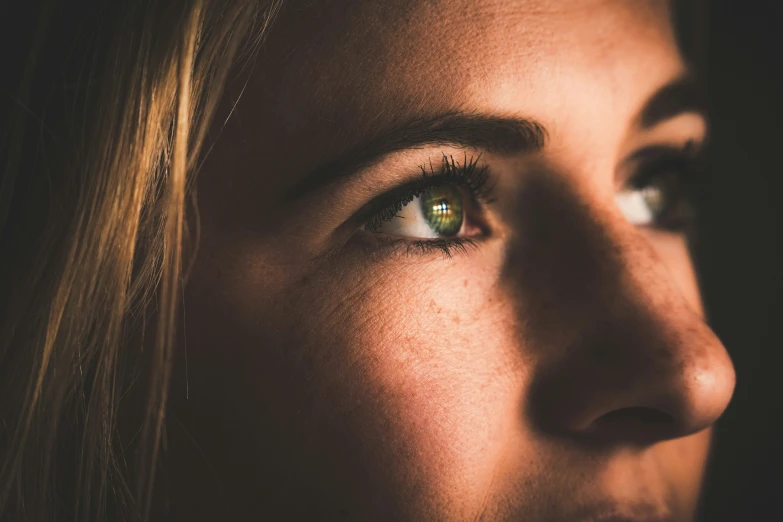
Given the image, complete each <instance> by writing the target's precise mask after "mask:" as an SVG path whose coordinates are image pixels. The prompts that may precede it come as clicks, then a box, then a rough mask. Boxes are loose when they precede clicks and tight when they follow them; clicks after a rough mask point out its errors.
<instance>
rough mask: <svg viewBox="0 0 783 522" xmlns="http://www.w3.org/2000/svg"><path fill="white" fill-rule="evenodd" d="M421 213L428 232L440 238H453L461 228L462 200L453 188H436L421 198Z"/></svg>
mask: <svg viewBox="0 0 783 522" xmlns="http://www.w3.org/2000/svg"><path fill="white" fill-rule="evenodd" d="M421 211H422V213H423V214H424V218H425V219H426V220H427V226H429V227H430V230H432V231H433V232H434V233H436V234H438V235H440V236H454V235H456V234H458V233H459V231H460V229H461V228H462V220H463V217H464V216H463V210H462V198H461V194H460V192H459V191H458V190H457V189H455V188H453V187H441V188H436V189H433V190H432V191H430V192H429V193H428V194H425V195H424V196H422V197H421Z"/></svg>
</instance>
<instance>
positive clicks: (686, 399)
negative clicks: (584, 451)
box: [530, 310, 736, 443]
mask: <svg viewBox="0 0 783 522" xmlns="http://www.w3.org/2000/svg"><path fill="white" fill-rule="evenodd" d="M680 311H681V312H683V313H684V314H686V315H690V314H692V312H690V311H683V310H680ZM640 320H641V318H637V320H631V321H628V322H626V323H625V326H624V327H622V328H619V327H613V328H612V327H610V328H605V329H602V331H603V332H604V333H606V332H609V335H598V336H595V337H594V338H592V339H590V338H583V339H582V340H581V341H580V342H579V346H578V347H574V349H573V350H566V351H565V352H564V353H565V354H566V357H565V358H564V359H563V360H559V361H557V362H553V363H552V364H551V365H550V366H549V368H547V369H545V370H542V371H541V372H540V373H539V379H538V380H537V381H534V384H533V389H532V391H531V395H530V397H531V400H532V401H535V403H536V404H534V405H533V406H534V410H536V411H537V412H538V419H539V420H541V421H542V422H543V424H542V425H545V426H546V427H548V429H553V430H557V431H560V432H568V433H570V434H571V435H580V436H586V437H591V438H596V439H600V440H604V441H615V442H620V441H624V442H637V443H644V442H653V441H656V440H665V439H671V438H677V437H683V436H686V435H689V434H691V433H695V432H698V431H702V430H704V429H706V428H708V427H710V426H711V425H712V424H713V423H715V421H717V420H718V418H719V417H720V416H721V415H722V414H723V412H724V411H725V409H726V408H727V406H728V404H729V402H730V400H731V397H732V394H733V392H734V386H735V379H736V376H735V372H734V366H733V364H732V362H731V359H730V358H729V356H728V354H727V352H726V350H725V348H724V347H723V345H722V344H721V343H720V341H719V340H718V339H717V337H716V336H715V335H714V334H713V333H712V331H711V330H710V329H709V328H708V327H707V326H706V325H705V324H704V323H703V322H702V321H701V319H700V318H694V317H687V316H686V317H680V318H678V319H676V320H674V321H671V320H670V321H669V324H665V325H664V324H660V323H659V322H657V321H653V322H652V323H649V322H648V323H647V324H646V325H645V324H642V323H640V322H639V321H640ZM647 320H648V321H649V318H647ZM692 321H693V322H692ZM656 323H657V324H656ZM671 323H674V326H672V325H671Z"/></svg>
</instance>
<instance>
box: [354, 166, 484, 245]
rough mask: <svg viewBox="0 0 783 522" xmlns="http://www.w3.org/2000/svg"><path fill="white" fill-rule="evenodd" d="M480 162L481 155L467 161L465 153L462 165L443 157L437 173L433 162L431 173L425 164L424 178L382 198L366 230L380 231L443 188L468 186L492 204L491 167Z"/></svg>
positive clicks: (471, 190)
mask: <svg viewBox="0 0 783 522" xmlns="http://www.w3.org/2000/svg"><path fill="white" fill-rule="evenodd" d="M480 159H481V154H479V155H478V156H476V157H475V158H474V157H473V156H471V157H470V158H468V156H467V153H465V156H464V160H463V162H462V163H459V162H458V161H457V160H455V159H454V156H446V154H443V158H442V160H441V167H440V169H439V171H438V172H437V173H436V171H435V168H434V167H433V165H432V162H430V163H429V173H428V172H427V168H426V167H425V166H424V165H420V166H419V169H420V170H421V174H422V175H421V178H419V179H418V180H417V181H415V182H413V183H410V184H408V185H404V186H402V187H399V188H398V189H396V190H394V191H392V192H391V193H389V194H387V195H386V196H382V199H381V200H380V201H379V202H378V203H377V204H376V205H373V207H374V208H373V209H372V210H371V215H370V217H369V219H367V221H366V222H365V224H364V226H365V228H366V229H367V230H370V231H375V230H378V229H379V228H381V226H382V225H383V224H384V223H386V222H388V221H391V220H392V219H394V218H395V217H396V216H397V214H399V212H400V211H401V210H402V208H403V207H404V206H405V205H407V204H408V203H410V202H411V201H413V200H414V199H415V198H417V197H419V196H421V195H423V194H425V193H426V192H427V191H428V190H431V189H433V188H435V187H441V186H444V185H459V186H463V187H466V188H467V189H468V192H469V193H470V195H471V197H472V198H473V199H474V200H476V201H482V202H484V203H491V202H492V201H494V199H493V198H492V189H493V185H491V184H490V183H489V166H487V165H483V166H479V164H478V162H479V160H480Z"/></svg>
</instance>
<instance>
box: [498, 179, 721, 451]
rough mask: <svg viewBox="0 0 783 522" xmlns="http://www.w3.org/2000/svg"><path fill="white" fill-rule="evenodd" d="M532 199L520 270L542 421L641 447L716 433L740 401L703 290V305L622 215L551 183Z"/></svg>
mask: <svg viewBox="0 0 783 522" xmlns="http://www.w3.org/2000/svg"><path fill="white" fill-rule="evenodd" d="M524 199H525V201H523V202H522V204H521V205H520V208H523V209H524V210H523V213H522V214H523V215H522V216H521V219H520V222H522V223H523V224H522V229H523V232H522V235H521V236H520V239H519V248H516V249H512V250H513V251H514V252H515V254H510V257H509V263H508V266H509V277H510V278H512V279H514V286H515V288H516V289H517V291H518V292H519V295H518V299H517V301H518V302H519V303H521V304H520V307H521V308H523V310H520V314H521V316H522V317H524V321H522V323H523V326H522V327H521V329H522V330H524V333H523V335H524V338H525V339H524V341H523V343H522V344H523V346H524V347H525V348H524V349H525V350H532V351H534V352H535V353H534V360H535V361H536V363H535V368H534V371H533V372H532V375H531V377H532V378H531V384H530V391H529V393H528V395H527V400H528V405H527V406H528V407H527V408H526V411H528V412H529V415H530V421H531V422H533V423H535V424H536V425H537V426H538V427H539V428H540V429H543V430H548V431H555V432H558V433H560V434H569V435H572V436H585V437H591V438H597V439H600V440H603V441H615V442H619V441H624V442H629V443H630V442H635V443H649V442H652V441H656V440H663V439H669V438H676V437H681V436H685V435H688V434H691V433H694V432H698V431H701V430H703V429H705V428H707V427H709V426H710V425H712V424H713V423H714V422H715V421H716V420H717V419H718V418H719V417H720V415H721V414H722V413H723V411H724V410H725V409H726V407H727V406H728V403H729V401H730V399H731V396H732V393H733V391H734V385H735V373H734V367H733V365H732V362H731V359H730V358H729V355H728V353H727V352H726V350H725V348H724V346H723V345H722V344H721V342H720V341H719V340H718V338H717V337H716V336H715V334H714V333H713V332H712V331H711V330H710V328H709V327H708V326H707V324H706V323H705V321H704V319H703V317H702V315H701V313H700V312H699V310H700V307H699V303H698V293H697V292H694V295H695V296H696V297H695V299H696V302H695V303H694V302H693V301H694V298H690V299H689V298H687V297H686V295H687V292H683V289H682V285H681V284H677V283H676V282H675V280H674V278H673V276H672V272H671V269H672V268H673V267H672V266H671V263H672V262H674V261H672V260H667V259H665V258H662V257H660V256H659V255H658V254H657V253H656V250H655V249H654V248H653V247H652V246H651V243H650V241H649V240H648V239H646V238H645V235H644V234H642V233H641V232H640V230H638V229H636V228H634V227H633V226H631V225H629V224H628V223H626V222H625V221H624V219H623V218H622V216H621V215H619V213H618V212H616V211H615V210H614V209H613V208H610V207H608V206H600V205H592V204H590V203H589V202H586V201H585V199H583V198H582V199H580V197H578V196H576V195H573V194H568V193H567V190H566V189H563V188H562V187H553V186H544V185H542V186H540V187H536V186H534V185H531V187H530V189H529V190H527V191H526V194H525V196H524ZM542 223H545V224H546V225H542ZM683 248H684V247H683ZM515 256H517V257H516V258H514V257H515ZM687 259H688V257H687V255H683V256H682V258H680V262H683V261H685V260H687ZM667 262H668V265H667ZM685 262H687V261H685ZM688 268H689V267H688ZM512 274H513V275H512ZM693 286H694V288H695V281H694V282H693Z"/></svg>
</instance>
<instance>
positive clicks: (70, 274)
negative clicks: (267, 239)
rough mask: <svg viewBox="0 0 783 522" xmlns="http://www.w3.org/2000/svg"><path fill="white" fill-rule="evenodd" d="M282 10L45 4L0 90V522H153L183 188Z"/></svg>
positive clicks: (232, 4) (260, 1)
mask: <svg viewBox="0 0 783 522" xmlns="http://www.w3.org/2000/svg"><path fill="white" fill-rule="evenodd" d="M281 1H282V0H177V1H168V0H117V1H113V2H98V1H93V2H89V1H88V2H75V3H72V2H59V5H58V2H56V1H55V0H49V1H46V0H42V1H40V2H35V4H38V5H36V6H35V8H36V9H35V11H36V13H38V22H37V24H36V25H37V29H36V31H35V32H34V34H33V36H32V38H31V41H30V42H25V43H29V45H28V46H27V47H26V51H27V56H26V61H25V63H24V66H23V67H20V68H19V73H18V74H17V76H16V77H15V80H17V81H16V84H15V85H14V86H13V89H14V91H13V92H0V96H2V99H3V101H2V104H3V105H6V106H8V107H9V110H8V114H9V118H8V123H7V124H3V127H4V128H2V131H3V133H2V134H0V137H1V138H0V139H2V142H0V165H1V167H0V168H2V181H1V183H0V519H2V520H19V521H23V520H30V521H39V520H48V521H54V520H84V521H87V520H101V521H103V520H143V519H145V518H147V517H148V513H149V509H150V505H151V500H152V491H153V479H154V476H155V473H156V462H157V460H158V455H159V453H160V447H161V441H162V440H163V438H164V431H163V430H164V426H165V422H164V421H165V411H166V397H167V390H168V384H169V375H170V370H171V366H172V358H173V354H174V344H175V343H174V339H175V328H176V326H177V313H178V312H177V298H178V296H179V295H180V292H181V285H182V276H183V270H182V265H183V256H184V255H186V254H187V253H188V251H190V249H188V250H187V251H186V252H185V253H184V254H183V249H184V248H185V247H187V246H188V244H189V243H188V241H187V239H188V237H187V234H186V228H185V223H186V222H185V211H186V201H187V197H186V196H187V194H188V192H189V187H190V185H191V182H192V176H193V173H194V171H195V170H196V167H197V165H198V161H199V160H200V158H199V154H200V151H201V150H202V144H203V142H204V140H205V135H206V131H207V128H208V125H209V124H210V121H211V119H212V116H213V115H214V113H215V110H216V106H217V104H218V102H219V100H220V98H221V95H222V90H223V86H224V84H225V83H226V82H227V81H228V80H229V74H233V73H234V71H236V69H235V67H236V64H237V62H238V61H241V63H243V64H248V63H249V62H250V58H251V57H252V55H253V51H254V49H257V47H258V46H259V45H260V44H261V42H262V40H263V37H264V35H265V34H266V32H267V29H268V27H269V24H270V22H271V20H272V19H273V18H274V16H275V14H276V13H277V11H278V10H279V8H280V4H281ZM152 307H154V308H155V309H154V314H153V315H154V317H155V318H156V321H155V323H154V324H153V325H151V327H150V328H149V329H151V330H152V332H153V333H154V335H153V336H152V337H153V339H154V342H152V343H149V346H147V343H144V342H143V340H144V339H146V338H147V335H146V331H147V328H146V323H147V322H148V319H149V317H150V309H151V308H152ZM142 346H145V348H144V350H143V351H142ZM142 385H144V386H146V388H145V390H146V391H144V393H146V401H145V402H146V406H145V411H143V412H141V413H142V414H143V415H142V416H141V417H140V422H139V426H140V429H139V433H138V434H137V436H136V437H135V438H134V440H122V441H121V440H120V439H119V437H118V433H119V429H118V421H119V420H120V419H121V418H123V415H124V408H131V406H126V404H125V403H124V402H123V399H125V398H126V396H127V395H128V394H136V393H138V392H137V391H136V390H137V389H138V388H139V387H140V386H142ZM134 475H135V479H134V478H133V476H134Z"/></svg>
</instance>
